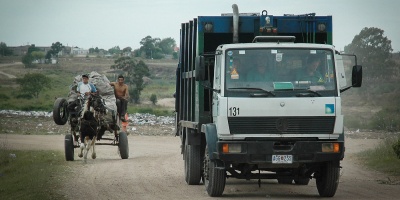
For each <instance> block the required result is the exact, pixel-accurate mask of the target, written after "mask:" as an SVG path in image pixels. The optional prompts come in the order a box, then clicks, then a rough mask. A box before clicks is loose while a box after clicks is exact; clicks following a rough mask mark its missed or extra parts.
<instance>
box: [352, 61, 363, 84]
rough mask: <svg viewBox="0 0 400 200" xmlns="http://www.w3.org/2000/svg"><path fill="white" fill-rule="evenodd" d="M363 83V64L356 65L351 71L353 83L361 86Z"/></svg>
mask: <svg viewBox="0 0 400 200" xmlns="http://www.w3.org/2000/svg"><path fill="white" fill-rule="evenodd" d="M361 84H362V66H361V65H354V66H353V71H352V73H351V85H352V86H353V87H361Z"/></svg>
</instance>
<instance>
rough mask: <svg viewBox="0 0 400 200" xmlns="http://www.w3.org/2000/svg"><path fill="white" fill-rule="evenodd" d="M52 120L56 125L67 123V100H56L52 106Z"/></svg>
mask: <svg viewBox="0 0 400 200" xmlns="http://www.w3.org/2000/svg"><path fill="white" fill-rule="evenodd" d="M53 120H54V122H55V123H56V124H57V125H64V124H65V123H67V121H68V109H67V100H65V99H64V98H57V99H56V101H55V102H54V106H53Z"/></svg>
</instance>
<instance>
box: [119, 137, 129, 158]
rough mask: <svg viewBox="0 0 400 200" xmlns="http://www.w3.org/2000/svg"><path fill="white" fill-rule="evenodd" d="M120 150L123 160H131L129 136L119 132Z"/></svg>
mask: <svg viewBox="0 0 400 200" xmlns="http://www.w3.org/2000/svg"><path fill="white" fill-rule="evenodd" d="M118 149H119V153H120V155H121V158H122V159H128V158H129V146H128V136H127V135H126V133H125V132H119V138H118Z"/></svg>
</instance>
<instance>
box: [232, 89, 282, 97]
mask: <svg viewBox="0 0 400 200" xmlns="http://www.w3.org/2000/svg"><path fill="white" fill-rule="evenodd" d="M228 90H259V91H263V92H265V93H267V95H266V94H258V93H257V94H250V96H251V97H265V96H269V95H271V96H276V95H275V94H274V93H273V92H271V91H268V90H264V89H262V88H249V87H236V88H228Z"/></svg>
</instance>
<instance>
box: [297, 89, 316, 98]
mask: <svg viewBox="0 0 400 200" xmlns="http://www.w3.org/2000/svg"><path fill="white" fill-rule="evenodd" d="M303 91H304V92H306V93H303V92H301V93H297V94H296V97H315V95H317V96H319V97H321V96H322V95H321V93H319V92H317V91H314V90H310V89H307V90H303Z"/></svg>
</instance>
